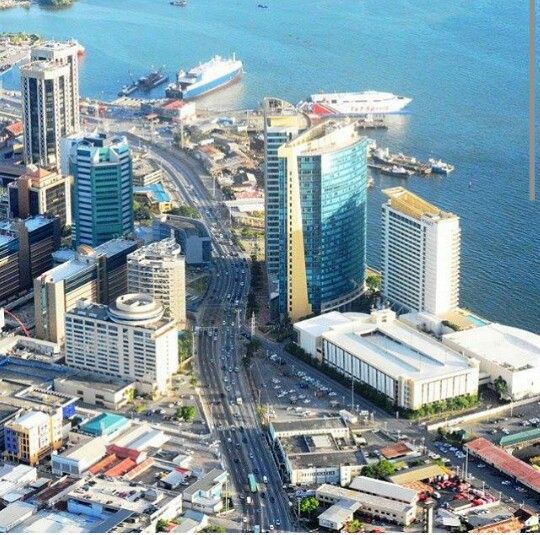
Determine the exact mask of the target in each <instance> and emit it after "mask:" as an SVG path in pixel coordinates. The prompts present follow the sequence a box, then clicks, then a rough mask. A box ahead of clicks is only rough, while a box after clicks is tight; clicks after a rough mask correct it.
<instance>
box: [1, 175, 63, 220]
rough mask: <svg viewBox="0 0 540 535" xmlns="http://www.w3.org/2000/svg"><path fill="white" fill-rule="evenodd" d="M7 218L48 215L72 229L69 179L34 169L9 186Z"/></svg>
mask: <svg viewBox="0 0 540 535" xmlns="http://www.w3.org/2000/svg"><path fill="white" fill-rule="evenodd" d="M8 199H9V208H8V210H9V214H10V217H20V218H27V217H30V216H37V215H42V214H48V215H52V216H57V217H58V218H59V219H60V224H61V225H62V226H64V225H71V177H68V176H62V175H60V174H59V173H57V172H55V171H49V170H47V169H43V168H41V167H37V166H35V165H29V166H28V167H27V168H26V173H25V174H24V175H22V176H20V177H19V178H18V179H16V180H14V181H13V182H11V183H10V184H9V185H8Z"/></svg>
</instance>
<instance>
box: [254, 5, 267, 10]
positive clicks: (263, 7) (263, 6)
mask: <svg viewBox="0 0 540 535" xmlns="http://www.w3.org/2000/svg"><path fill="white" fill-rule="evenodd" d="M257 7H260V8H261V9H268V6H267V5H266V4H257Z"/></svg>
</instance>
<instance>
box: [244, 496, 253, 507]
mask: <svg viewBox="0 0 540 535" xmlns="http://www.w3.org/2000/svg"><path fill="white" fill-rule="evenodd" d="M246 503H247V504H248V505H250V504H251V503H253V500H252V499H251V496H246Z"/></svg>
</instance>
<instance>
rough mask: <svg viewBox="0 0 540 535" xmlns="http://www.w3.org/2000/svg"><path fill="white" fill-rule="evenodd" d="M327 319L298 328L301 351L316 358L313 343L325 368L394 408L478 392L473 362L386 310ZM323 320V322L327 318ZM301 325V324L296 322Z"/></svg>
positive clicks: (406, 407)
mask: <svg viewBox="0 0 540 535" xmlns="http://www.w3.org/2000/svg"><path fill="white" fill-rule="evenodd" d="M345 318H346V319H350V321H348V322H343V321H342V320H343V315H341V316H340V317H337V316H336V317H335V319H333V318H331V319H330V323H333V325H331V326H330V328H329V329H328V330H326V331H324V332H322V334H321V333H320V331H321V330H322V329H323V328H324V324H325V322H324V321H322V320H321V321H320V324H319V325H315V326H314V327H313V328H312V329H311V333H310V332H309V330H308V329H305V328H302V325H300V326H299V327H298V330H299V331H300V334H301V338H300V339H301V340H306V345H305V346H304V347H303V348H304V349H305V350H306V351H310V352H313V350H314V349H315V351H316V354H317V345H318V343H319V342H318V341H317V340H318V338H319V336H320V340H321V341H320V346H321V349H322V359H323V361H324V363H325V364H326V365H327V366H329V367H331V368H334V369H335V370H336V371H337V372H339V373H340V374H342V375H344V376H345V377H349V378H352V379H353V380H354V381H358V382H360V383H365V384H367V385H368V386H370V387H371V388H373V389H375V390H377V391H378V392H380V393H382V394H384V395H385V396H386V397H387V398H388V399H389V400H390V401H391V402H393V403H394V404H395V405H396V406H398V407H403V408H405V409H409V410H416V409H419V408H421V407H422V406H423V405H426V404H429V403H434V402H437V401H445V400H448V399H451V398H454V397H457V396H465V395H476V394H477V392H478V378H479V370H478V361H476V360H475V359H469V358H467V357H466V356H462V355H460V354H459V353H458V352H456V351H454V350H452V349H450V348H448V347H447V346H445V345H443V344H442V343H441V342H439V341H438V340H437V339H435V338H434V337H431V336H429V335H427V334H425V333H421V332H419V331H417V330H415V329H413V328H411V327H409V326H408V325H406V324H405V323H403V322H401V321H400V320H399V319H398V318H397V316H396V314H395V313H394V312H393V311H391V310H389V309H385V310H376V311H373V312H372V313H371V314H369V315H357V316H356V317H349V318H347V317H345ZM327 319H328V318H327ZM300 323H301V322H300Z"/></svg>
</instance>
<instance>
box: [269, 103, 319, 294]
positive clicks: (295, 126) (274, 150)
mask: <svg viewBox="0 0 540 535" xmlns="http://www.w3.org/2000/svg"><path fill="white" fill-rule="evenodd" d="M309 126H310V120H309V117H308V116H307V115H305V114H303V113H298V112H297V110H296V108H295V107H294V106H293V105H292V104H289V103H288V102H285V101H284V100H281V99H276V98H268V99H266V100H265V102H264V182H265V208H264V210H265V215H266V222H265V224H266V228H265V257H266V269H267V272H268V277H269V279H270V280H274V281H275V283H276V285H277V280H278V277H279V256H280V234H279V230H280V187H279V158H278V149H279V147H281V145H283V144H285V143H287V142H288V141H291V139H294V138H295V137H297V136H298V134H300V133H301V132H303V131H304V130H306V129H307V128H308V127H309Z"/></svg>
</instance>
